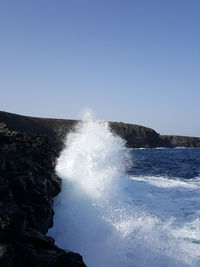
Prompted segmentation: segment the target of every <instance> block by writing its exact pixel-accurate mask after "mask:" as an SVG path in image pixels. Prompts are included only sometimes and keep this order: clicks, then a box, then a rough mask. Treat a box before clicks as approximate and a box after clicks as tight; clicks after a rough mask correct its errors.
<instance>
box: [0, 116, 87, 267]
mask: <svg viewBox="0 0 200 267" xmlns="http://www.w3.org/2000/svg"><path fill="white" fill-rule="evenodd" d="M7 126H8V125H7V124H6V123H5V122H2V121H1V124H0V266H2V267H12V266H17V267H18V266H19V267H31V266H33V267H34V266H37V267H42V266H52V267H53V266H58V267H59V266H72V267H77V266H85V265H84V263H83V261H82V257H81V256H80V255H79V254H76V253H73V252H70V251H64V250H62V249H60V248H58V247H57V246H55V244H54V240H53V239H52V238H51V237H48V236H46V233H47V231H48V229H49V228H50V227H52V225H53V214H54V211H53V209H52V205H53V197H55V196H56V195H57V194H58V193H59V192H60V190H61V179H60V178H59V177H58V176H56V174H55V171H54V169H55V164H56V159H57V157H58V155H59V153H60V151H61V148H62V144H61V142H60V141H59V140H58V139H57V138H56V137H55V136H53V135H52V134H50V131H49V132H48V133H47V132H46V133H45V132H44V133H39V134H36V132H35V133H31V134H30V133H27V131H26V132H22V130H21V132H19V131H15V130H13V129H12V130H10V129H8V128H7Z"/></svg>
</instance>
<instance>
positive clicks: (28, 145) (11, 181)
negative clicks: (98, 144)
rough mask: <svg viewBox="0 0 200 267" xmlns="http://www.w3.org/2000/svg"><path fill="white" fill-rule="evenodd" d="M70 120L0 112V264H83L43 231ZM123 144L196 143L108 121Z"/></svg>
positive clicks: (56, 190) (49, 222)
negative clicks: (57, 162) (56, 244)
mask: <svg viewBox="0 0 200 267" xmlns="http://www.w3.org/2000/svg"><path fill="white" fill-rule="evenodd" d="M76 123H77V121H75V120H61V119H42V118H32V117H26V116H20V115H16V114H12V113H7V112H0V170H1V175H0V205H1V208H0V266H2V267H13V266H17V267H42V266H52V267H54V266H55V267H59V266H63V267H64V266H69V267H81V266H82V267H83V266H85V264H84V262H83V260H82V257H81V256H80V255H79V254H76V253H73V252H70V251H64V250H62V249H60V248H58V247H57V246H55V244H54V240H53V239H52V238H51V237H48V236H46V233H47V231H48V229H49V228H50V227H52V225H53V214H54V211H53V208H52V205H53V198H54V197H55V196H56V195H57V194H58V193H59V192H60V190H61V179H60V178H59V177H58V176H57V175H56V174H55V165H56V160H57V158H58V156H59V154H60V152H61V151H62V148H63V137H64V136H65V135H66V134H67V132H69V131H70V130H71V129H73V127H74V126H75V125H76ZM110 128H111V130H112V131H113V132H114V133H115V134H118V135H120V136H121V137H123V138H124V139H125V140H126V142H127V146H128V147H132V148H137V147H146V148H152V147H157V146H163V147H176V146H186V147H200V138H197V137H178V136H161V135H159V134H158V133H156V132H155V131H154V130H152V129H150V128H146V127H143V126H139V125H132V124H126V123H117V122H111V123H110Z"/></svg>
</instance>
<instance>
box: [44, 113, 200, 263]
mask: <svg viewBox="0 0 200 267" xmlns="http://www.w3.org/2000/svg"><path fill="white" fill-rule="evenodd" d="M124 143H125V142H124V140H123V139H121V138H120V137H118V136H115V135H113V134H112V132H111V131H110V129H109V125H108V123H106V122H102V121H96V120H94V119H93V117H92V116H91V114H90V113H88V112H87V113H86V115H85V116H84V118H83V121H82V122H80V123H79V124H78V125H77V127H76V129H75V130H74V131H73V132H71V133H70V134H69V135H68V136H67V139H66V147H65V149H64V150H63V152H62V154H61V156H60V158H59V160H58V164H57V173H58V175H60V176H61V177H62V179H63V187H62V192H61V194H60V195H59V197H58V198H57V199H56V202H55V211H56V214H55V218H54V227H53V229H51V230H50V232H49V234H50V235H52V236H53V237H54V238H55V240H56V244H57V245H59V246H61V247H62V248H65V249H70V250H72V251H76V252H78V253H80V254H81V255H82V256H83V259H84V261H85V263H86V265H87V266H88V267H117V266H118V267H134V266H135V267H146V266H148V267H149V266H154V267H155V266H157V267H161V266H168V267H175V266H181V267H182V266H197V265H196V262H195V260H194V257H193V256H191V255H190V254H189V253H188V252H187V250H188V249H191V248H189V247H188V246H186V245H185V244H184V243H181V242H180V241H179V240H178V239H176V238H175V237H173V236H172V231H171V227H172V220H168V221H167V222H161V220H160V219H159V218H158V217H156V216H153V215H150V214H149V213H147V212H146V211H144V210H141V209H138V208H137V207H136V206H135V205H134V203H132V198H131V194H129V193H128V191H127V187H129V186H131V181H130V180H129V179H128V177H127V176H126V175H125V169H126V166H127V165H129V163H130V160H129V151H128V149H126V148H125V147H124Z"/></svg>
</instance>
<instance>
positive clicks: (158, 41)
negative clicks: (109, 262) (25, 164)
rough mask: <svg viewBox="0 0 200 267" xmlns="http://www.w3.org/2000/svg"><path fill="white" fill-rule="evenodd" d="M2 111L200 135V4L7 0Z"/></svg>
mask: <svg viewBox="0 0 200 267" xmlns="http://www.w3.org/2000/svg"><path fill="white" fill-rule="evenodd" d="M0 47H1V49H0V91H1V102H0V105H1V106H0V110H5V111H9V112H14V113H20V114H24V115H32V116H42V117H59V118H74V119H75V118H79V114H80V112H81V110H82V109H83V108H84V107H90V108H92V109H93V110H94V112H95V113H96V116H97V117H98V118H102V119H105V120H112V121H124V122H130V123H136V124H141V125H145V126H148V127H152V128H154V129H155V130H156V131H157V132H159V133H162V134H165V133H168V134H180V135H192V136H200V123H199V116H200V105H199V101H200V1H199V0H196V1H195V0H187V1H186V0H146V1H145V0H90V1H89V0H69V1H68V0H13V1H12V0H1V1H0Z"/></svg>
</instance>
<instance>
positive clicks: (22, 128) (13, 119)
mask: <svg viewBox="0 0 200 267" xmlns="http://www.w3.org/2000/svg"><path fill="white" fill-rule="evenodd" d="M77 122H78V121H77V120H65V119H49V118H37V117H29V116H22V115H17V114H13V113H9V112H4V111H0V128H1V127H6V128H8V129H9V130H11V131H17V132H22V133H26V134H41V135H50V136H55V137H56V138H63V137H64V136H65V135H66V134H67V133H68V132H69V131H70V130H71V129H73V127H74V126H75V125H76V123H77ZM109 124H110V128H111V130H112V131H113V132H114V133H115V134H117V135H119V136H121V137H122V138H124V139H125V140H126V144H127V146H128V147H130V148H139V147H144V148H154V147H200V137H189V136H177V135H160V134H158V133H157V132H156V131H155V130H153V129H151V128H147V127H144V126H140V125H135V124H128V123H123V122H109Z"/></svg>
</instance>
